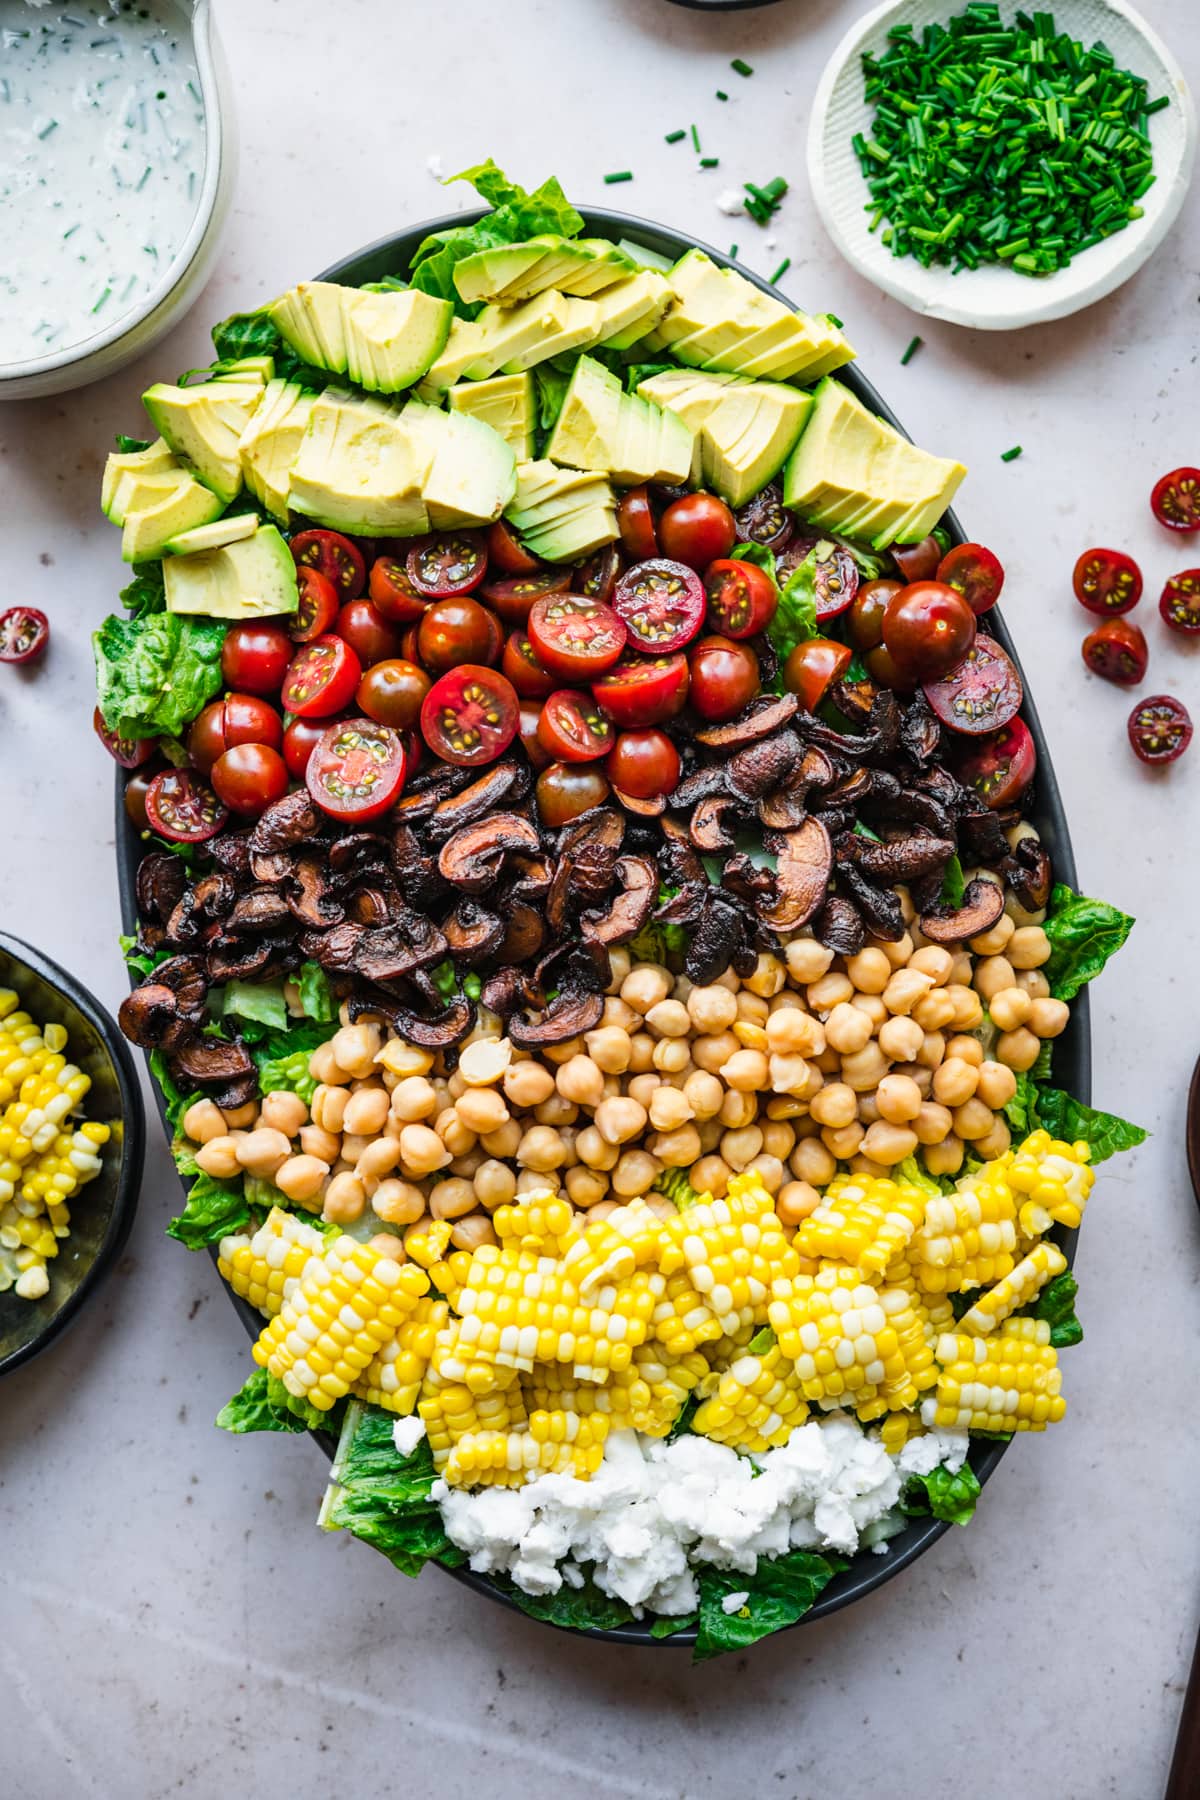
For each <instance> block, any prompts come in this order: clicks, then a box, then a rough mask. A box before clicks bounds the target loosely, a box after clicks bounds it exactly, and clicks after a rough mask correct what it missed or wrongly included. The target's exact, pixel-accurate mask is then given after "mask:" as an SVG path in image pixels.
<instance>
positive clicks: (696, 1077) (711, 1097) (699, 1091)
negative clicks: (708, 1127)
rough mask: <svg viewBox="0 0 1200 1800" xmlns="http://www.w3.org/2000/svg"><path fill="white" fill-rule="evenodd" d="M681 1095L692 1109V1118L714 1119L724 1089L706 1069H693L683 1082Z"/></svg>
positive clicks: (722, 1097)
mask: <svg viewBox="0 0 1200 1800" xmlns="http://www.w3.org/2000/svg"><path fill="white" fill-rule="evenodd" d="M683 1097H684V1099H685V1100H686V1101H687V1103H688V1105H689V1106H690V1107H691V1109H692V1117H693V1118H694V1119H715V1118H716V1116H717V1114H718V1113H719V1112H720V1110H721V1102H722V1100H724V1098H725V1089H724V1087H723V1086H722V1085H721V1083H720V1082H719V1081H718V1080H717V1077H716V1076H715V1075H710V1074H709V1073H708V1071H707V1069H693V1071H692V1073H691V1074H690V1075H689V1076H688V1078H687V1080H686V1081H685V1082H684V1084H683Z"/></svg>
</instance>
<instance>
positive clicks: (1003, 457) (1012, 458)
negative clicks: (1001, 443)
mask: <svg viewBox="0 0 1200 1800" xmlns="http://www.w3.org/2000/svg"><path fill="white" fill-rule="evenodd" d="M1020 454H1021V446H1020V444H1014V445H1013V447H1012V449H1011V450H1002V451H1001V452H1000V461H1001V462H1016V460H1017V458H1018V456H1020Z"/></svg>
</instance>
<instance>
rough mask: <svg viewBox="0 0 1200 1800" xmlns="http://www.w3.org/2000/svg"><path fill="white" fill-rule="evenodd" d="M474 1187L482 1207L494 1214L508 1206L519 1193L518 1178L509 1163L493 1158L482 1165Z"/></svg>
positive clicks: (474, 1180)
mask: <svg viewBox="0 0 1200 1800" xmlns="http://www.w3.org/2000/svg"><path fill="white" fill-rule="evenodd" d="M472 1185H473V1186H474V1189H475V1198H476V1199H477V1200H478V1202H479V1204H480V1206H486V1207H487V1209H488V1211H489V1212H494V1211H495V1209H496V1207H498V1206H507V1205H508V1203H509V1201H510V1200H511V1199H512V1197H513V1195H514V1194H515V1193H516V1191H517V1178H516V1176H515V1175H514V1174H513V1172H512V1170H511V1169H510V1168H509V1166H508V1164H507V1163H502V1162H497V1161H496V1160H495V1158H494V1157H493V1158H489V1160H488V1161H487V1162H483V1163H480V1165H479V1167H478V1168H477V1169H476V1171H475V1175H474V1179H473V1184H472Z"/></svg>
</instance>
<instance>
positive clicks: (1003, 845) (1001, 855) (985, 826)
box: [958, 805, 1008, 865]
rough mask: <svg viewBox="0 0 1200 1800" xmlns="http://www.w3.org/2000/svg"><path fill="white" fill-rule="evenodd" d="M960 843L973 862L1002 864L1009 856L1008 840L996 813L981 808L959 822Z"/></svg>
mask: <svg viewBox="0 0 1200 1800" xmlns="http://www.w3.org/2000/svg"><path fill="white" fill-rule="evenodd" d="M958 841H959V843H960V844H961V846H962V848H963V850H964V851H965V852H966V856H967V858H968V859H969V860H970V861H971V862H976V863H987V864H989V865H991V864H996V863H1002V862H1004V861H1005V860H1006V858H1007V856H1008V839H1007V838H1006V837H1005V835H1004V827H1003V825H1002V824H1001V823H1000V820H999V818H998V817H997V815H996V814H995V813H994V812H988V810H987V808H986V807H984V806H982V805H981V806H980V807H979V810H978V811H977V812H970V813H968V814H966V815H965V816H964V817H963V818H961V819H960V820H959V824H958Z"/></svg>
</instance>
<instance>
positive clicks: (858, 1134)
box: [792, 1119, 866, 1173]
mask: <svg viewBox="0 0 1200 1800" xmlns="http://www.w3.org/2000/svg"><path fill="white" fill-rule="evenodd" d="M865 1135H866V1128H865V1126H864V1125H863V1123H862V1120H861V1119H855V1120H854V1121H853V1122H852V1123H851V1124H849V1125H842V1126H833V1125H826V1127H825V1129H824V1130H823V1131H822V1133H821V1145H822V1148H823V1149H825V1150H827V1151H828V1152H829V1154H830V1155H831V1156H835V1157H836V1158H837V1160H838V1161H839V1162H846V1161H848V1160H849V1158H850V1157H852V1156H853V1155H854V1153H855V1151H856V1150H857V1149H858V1146H859V1145H860V1144H861V1143H862V1141H863V1138H864V1136H865ZM792 1172H793V1173H795V1163H793V1164H792Z"/></svg>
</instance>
